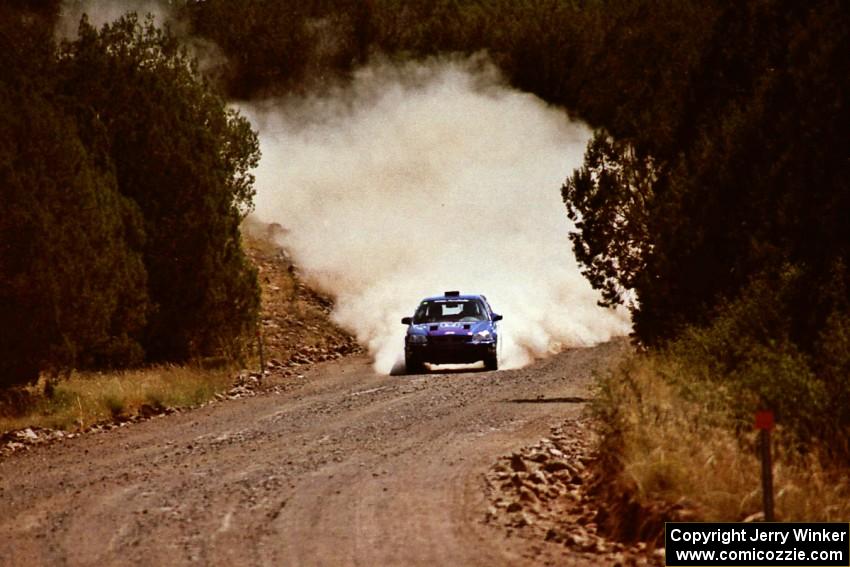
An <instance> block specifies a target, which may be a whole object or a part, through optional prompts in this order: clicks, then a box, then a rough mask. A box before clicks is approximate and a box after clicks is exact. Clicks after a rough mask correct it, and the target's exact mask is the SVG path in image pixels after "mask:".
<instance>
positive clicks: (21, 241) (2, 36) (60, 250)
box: [0, 5, 259, 385]
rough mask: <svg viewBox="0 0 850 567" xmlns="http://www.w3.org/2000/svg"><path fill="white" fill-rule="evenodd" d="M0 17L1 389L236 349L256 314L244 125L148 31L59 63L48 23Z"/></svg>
mask: <svg viewBox="0 0 850 567" xmlns="http://www.w3.org/2000/svg"><path fill="white" fill-rule="evenodd" d="M0 10H2V14H0V42H2V44H0V58H2V59H0V66H2V69H3V76H2V80H0V335H1V336H2V341H0V385H8V384H14V383H20V382H26V381H28V380H32V379H33V378H34V377H35V376H37V375H38V373H39V372H40V371H49V372H58V371H60V370H66V369H68V368H72V367H78V368H80V367H94V368H103V367H123V366H128V365H133V364H138V363H140V362H142V361H161V360H172V361H173V360H186V359H187V358H189V357H195V356H204V355H211V354H221V353H230V352H232V351H233V349H234V348H236V347H237V346H238V342H239V337H240V336H242V335H243V334H244V332H245V331H246V329H247V328H248V327H250V326H252V325H253V322H254V320H255V317H256V311H257V307H258V301H259V298H258V288H257V283H256V275H255V273H254V271H253V269H252V268H251V267H250V265H249V263H248V262H247V261H246V259H245V256H244V255H243V253H242V249H241V243H240V235H239V223H240V221H241V219H242V218H243V216H244V214H245V213H246V212H247V210H248V209H249V208H250V204H251V198H252V194H253V193H252V191H253V190H252V182H253V179H252V177H251V176H250V174H249V169H250V168H251V167H253V166H254V165H256V163H257V160H258V158H259V149H258V142H257V138H256V135H255V134H254V133H253V132H252V131H251V129H250V126H249V124H248V123H247V121H245V120H244V119H243V118H241V117H239V116H237V115H236V114H234V113H233V112H231V111H228V110H227V109H226V107H225V105H224V102H223V101H222V99H221V98H220V97H218V96H216V95H214V94H213V93H212V91H211V90H210V88H209V87H208V85H207V84H206V83H205V82H204V80H203V79H202V78H201V76H200V74H199V73H198V72H197V69H196V67H195V65H194V63H193V62H192V60H191V59H190V58H189V57H187V55H186V54H185V52H184V51H183V50H181V49H180V48H179V46H178V44H177V42H176V40H175V39H174V38H173V37H172V36H171V35H169V34H168V33H165V32H163V31H161V30H158V29H156V28H155V27H153V25H152V24H150V23H146V24H142V23H140V22H139V21H138V20H137V19H136V18H135V17H133V16H130V17H126V18H124V19H122V20H119V21H118V22H116V23H115V24H112V25H109V26H106V27H104V28H103V29H102V30H99V31H98V30H95V29H94V28H92V27H91V26H89V25H88V24H87V23H86V22H83V23H82V25H81V27H80V36H79V38H78V39H77V40H75V41H73V42H71V43H68V44H66V45H63V46H62V48H61V50H58V49H57V48H56V46H55V44H54V43H53V40H52V22H53V18H54V17H55V13H51V11H50V10H49V9H44V10H43V11H38V10H31V9H28V8H26V7H23V8H22V7H18V6H15V5H4V6H3V7H2V8H0Z"/></svg>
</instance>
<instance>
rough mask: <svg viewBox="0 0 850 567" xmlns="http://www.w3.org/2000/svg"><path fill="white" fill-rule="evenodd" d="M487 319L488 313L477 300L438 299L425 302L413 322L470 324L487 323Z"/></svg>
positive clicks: (420, 306)
mask: <svg viewBox="0 0 850 567" xmlns="http://www.w3.org/2000/svg"><path fill="white" fill-rule="evenodd" d="M486 319H487V312H486V310H485V309H484V306H483V305H482V304H481V302H480V301H478V300H477V299H436V300H431V301H423V302H422V303H421V304H420V305H419V308H418V309H417V310H416V314H415V315H414V316H413V322H414V323H416V324H418V325H419V324H422V323H440V322H458V323H470V322H473V321H485V320H486Z"/></svg>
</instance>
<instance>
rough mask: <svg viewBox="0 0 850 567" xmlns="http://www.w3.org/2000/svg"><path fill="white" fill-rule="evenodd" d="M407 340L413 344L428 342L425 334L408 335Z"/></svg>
mask: <svg viewBox="0 0 850 567" xmlns="http://www.w3.org/2000/svg"><path fill="white" fill-rule="evenodd" d="M407 342H409V343H410V344H414V345H423V344H425V343H427V342H428V336H427V335H408V336H407Z"/></svg>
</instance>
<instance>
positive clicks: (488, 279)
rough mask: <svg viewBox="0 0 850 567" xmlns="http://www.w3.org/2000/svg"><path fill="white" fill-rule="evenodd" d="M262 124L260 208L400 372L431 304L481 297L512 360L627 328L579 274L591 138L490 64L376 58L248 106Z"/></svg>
mask: <svg viewBox="0 0 850 567" xmlns="http://www.w3.org/2000/svg"><path fill="white" fill-rule="evenodd" d="M240 110H241V111H242V112H243V113H245V114H246V115H247V116H248V117H249V118H250V119H251V121H252V123H253V124H254V125H255V127H258V128H259V130H260V139H261V148H262V152H263V158H262V161H261V164H260V166H259V168H258V169H257V171H256V176H257V182H256V188H257V196H256V215H257V216H258V217H259V219H260V220H262V221H264V222H277V223H280V224H281V225H282V226H283V227H284V228H285V229H286V232H285V233H284V235H283V236H282V237H281V244H282V245H284V246H286V247H287V248H288V249H289V250H290V251H291V253H292V254H293V256H294V258H295V261H296V264H297V265H298V266H299V267H300V269H301V270H302V272H303V274H304V275H305V276H306V277H307V279H308V281H310V282H311V283H312V284H314V285H317V286H319V287H320V288H321V289H322V290H324V291H326V292H328V293H330V294H331V295H332V296H333V297H334V298H335V299H336V308H335V311H334V314H333V316H334V318H335V320H336V321H337V322H338V323H339V324H341V325H342V326H344V327H345V328H347V329H349V330H351V331H352V332H354V333H355V334H356V336H357V338H358V340H359V341H360V342H361V344H364V345H366V346H368V349H369V352H370V353H371V354H372V356H373V357H374V361H375V363H374V364H375V368H376V370H378V371H380V372H389V371H390V370H391V368H393V366H394V365H395V364H396V363H397V362H398V361H399V360H400V359H401V357H402V355H403V354H402V353H403V335H404V330H405V328H404V326H403V325H401V323H400V319H401V317H403V316H407V315H411V314H412V312H413V310H414V308H415V307H416V305H417V304H418V302H419V300H420V299H421V298H422V297H424V296H427V295H435V294H440V293H442V292H443V291H444V290H460V291H461V292H465V293H483V294H485V295H486V296H487V298H488V300H489V301H490V303H491V305H492V306H493V308H494V309H495V311H496V312H497V313H501V314H503V315H504V317H505V319H504V321H503V323H502V325H503V326H502V347H501V364H502V365H503V367H519V366H522V365H525V364H527V363H528V362H530V361H531V360H532V359H534V358H535V357H540V356H544V355H546V354H547V353H550V352H554V351H557V350H560V349H561V348H564V347H570V346H580V345H592V344H594V343H597V342H600V341H605V340H607V339H609V338H611V337H612V336H615V335H622V334H625V333H627V332H628V331H629V329H630V323H629V319H628V315H627V314H626V313H624V312H622V311H611V310H607V309H603V308H601V307H599V306H597V304H596V301H597V299H598V295H597V293H596V292H594V291H593V290H592V289H591V288H590V286H589V284H588V283H587V281H586V280H585V279H584V278H583V277H582V275H581V274H580V273H579V269H578V267H577V264H576V261H575V258H574V257H573V254H572V250H571V245H570V242H569V240H568V238H567V233H568V231H569V229H570V224H569V220H568V219H567V217H566V213H565V210H564V207H563V204H562V203H561V200H560V193H559V187H560V185H561V183H562V182H563V180H564V178H565V177H566V176H567V175H568V174H569V173H570V172H571V171H572V169H573V168H575V167H576V166H578V165H579V164H580V163H581V161H582V155H583V152H584V149H585V145H586V143H587V141H588V139H589V137H590V131H589V130H588V129H587V128H586V127H585V126H584V125H582V124H579V123H576V122H571V121H570V120H569V119H568V117H567V115H566V114H565V113H564V112H562V111H560V110H557V109H554V108H552V107H549V106H547V105H546V104H545V103H543V102H542V101H540V100H539V99H537V98H536V97H534V96H532V95H530V94H527V93H522V92H518V91H516V90H512V89H510V88H508V87H507V86H505V85H504V84H503V81H502V80H501V78H500V76H499V74H498V72H497V71H496V70H495V69H494V67H493V66H492V65H490V64H488V63H487V61H486V59H484V58H482V57H475V58H470V59H465V60H457V59H455V60H445V59H443V60H434V61H429V62H420V63H408V64H405V65H401V66H399V65H391V64H388V63H382V64H376V65H373V66H370V67H369V68H364V69H362V70H360V71H359V72H357V73H356V75H355V77H354V80H353V82H352V84H351V85H350V86H348V87H345V88H341V89H338V90H336V91H334V92H332V93H330V94H327V95H324V96H322V97H316V98H301V99H279V100H273V101H266V102H265V103H263V104H255V105H242V106H241V107H240Z"/></svg>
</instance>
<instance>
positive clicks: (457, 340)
mask: <svg viewBox="0 0 850 567" xmlns="http://www.w3.org/2000/svg"><path fill="white" fill-rule="evenodd" d="M470 338H471V337H469V336H467V335H434V336H430V337H428V341H429V342H431V343H432V344H435V345H460V344H464V343H467V342H469V339H470Z"/></svg>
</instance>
